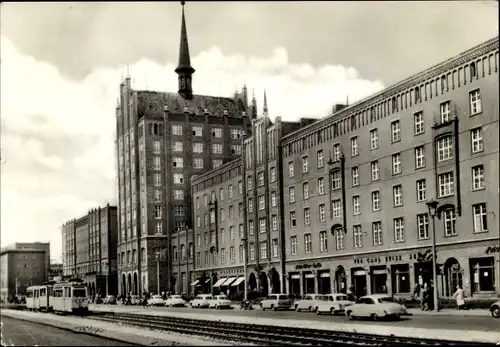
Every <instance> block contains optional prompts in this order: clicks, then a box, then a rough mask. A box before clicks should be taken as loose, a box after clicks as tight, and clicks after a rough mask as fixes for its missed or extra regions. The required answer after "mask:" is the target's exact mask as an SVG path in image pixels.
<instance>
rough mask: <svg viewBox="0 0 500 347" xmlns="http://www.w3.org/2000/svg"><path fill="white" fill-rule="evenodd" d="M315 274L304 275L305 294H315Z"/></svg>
mask: <svg viewBox="0 0 500 347" xmlns="http://www.w3.org/2000/svg"><path fill="white" fill-rule="evenodd" d="M314 292H315V290H314V274H313V273H304V294H314Z"/></svg>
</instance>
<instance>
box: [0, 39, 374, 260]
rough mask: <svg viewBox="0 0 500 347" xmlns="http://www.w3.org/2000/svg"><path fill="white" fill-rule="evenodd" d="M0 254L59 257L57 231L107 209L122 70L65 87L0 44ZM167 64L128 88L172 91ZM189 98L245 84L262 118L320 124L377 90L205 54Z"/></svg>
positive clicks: (274, 56)
mask: <svg viewBox="0 0 500 347" xmlns="http://www.w3.org/2000/svg"><path fill="white" fill-rule="evenodd" d="M1 59H2V65H1V85H2V88H1V100H2V103H1V114H2V137H1V148H2V160H3V161H5V162H4V164H3V165H2V167H1V169H2V181H1V199H2V209H1V228H2V229H1V230H2V239H1V241H2V246H5V245H6V244H8V243H11V242H15V241H50V242H51V247H52V254H53V257H55V258H59V257H60V256H61V234H60V227H61V225H62V224H63V223H64V222H65V221H67V220H68V219H70V218H74V217H79V216H81V215H83V214H85V213H86V212H87V211H88V209H89V208H93V207H95V206H97V205H99V204H100V205H101V206H102V205H104V204H105V203H106V202H110V203H116V187H115V176H116V174H115V148H114V137H115V113H114V108H115V106H116V102H117V101H116V100H117V96H118V85H119V82H120V80H121V76H122V75H123V74H124V73H126V69H125V67H123V66H120V67H116V68H115V69H107V68H98V69H95V70H93V71H91V72H90V73H89V74H88V75H87V76H86V77H85V78H84V79H82V80H80V81H74V80H69V79H67V78H65V77H64V75H62V74H61V73H60V71H59V70H58V69H57V68H56V67H54V66H52V65H50V64H48V63H45V62H40V61H36V60H35V59H34V58H32V57H30V56H27V55H23V54H22V53H20V52H19V51H18V50H17V48H16V47H15V46H14V45H13V43H12V42H11V41H10V40H9V38H7V37H4V36H2V37H1ZM175 63H176V62H174V61H172V62H168V63H166V64H164V65H159V64H158V63H156V62H154V61H153V60H148V59H146V58H145V59H142V60H140V61H138V62H136V63H134V64H132V65H131V66H130V68H129V70H130V73H131V75H132V78H133V83H132V85H133V87H134V88H136V89H150V90H159V91H167V90H168V91H175V90H176V87H177V77H176V75H175V73H174V68H175V66H176V64H175ZM192 64H193V66H194V67H195V69H196V73H195V75H194V78H193V85H194V89H195V93H196V94H209V95H223V96H224V95H225V96H231V95H232V94H233V93H234V91H235V90H236V89H239V90H240V89H241V87H242V85H243V83H246V84H247V86H248V88H249V90H250V92H251V91H252V89H253V90H255V94H256V98H257V101H258V104H259V107H260V108H261V107H262V98H263V91H264V89H266V91H267V99H268V105H269V110H270V115H271V117H274V116H276V115H281V116H282V117H283V118H284V119H285V120H297V119H298V118H300V117H317V118H319V117H323V116H326V115H327V114H328V113H329V110H331V107H332V105H333V104H335V103H339V102H344V101H345V99H346V96H347V95H349V100H352V101H355V100H358V99H360V98H363V97H366V96H368V95H370V94H372V93H374V92H377V91H379V90H381V89H382V88H383V86H382V84H381V82H379V81H369V80H365V79H363V78H362V77H360V76H359V74H358V73H357V71H356V69H355V68H354V67H344V66H341V65H324V66H317V67H316V66H312V65H309V64H306V63H303V64H295V63H291V62H290V60H289V57H288V53H287V50H286V49H285V48H284V47H277V48H275V49H274V50H272V51H270V52H269V54H268V55H266V56H245V55H242V54H231V55H226V54H224V52H222V51H221V50H220V49H219V48H218V47H212V48H210V49H208V50H205V51H203V52H201V53H200V54H198V55H197V56H195V57H193V58H192Z"/></svg>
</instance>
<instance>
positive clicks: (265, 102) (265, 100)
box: [263, 89, 267, 116]
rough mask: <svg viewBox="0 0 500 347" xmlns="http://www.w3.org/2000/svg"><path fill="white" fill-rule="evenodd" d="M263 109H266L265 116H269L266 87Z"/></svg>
mask: <svg viewBox="0 0 500 347" xmlns="http://www.w3.org/2000/svg"><path fill="white" fill-rule="evenodd" d="M263 111H264V116H267V95H266V90H265V89H264V107H263Z"/></svg>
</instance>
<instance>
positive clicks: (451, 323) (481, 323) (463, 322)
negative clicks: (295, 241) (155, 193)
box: [90, 305, 500, 331]
mask: <svg viewBox="0 0 500 347" xmlns="http://www.w3.org/2000/svg"><path fill="white" fill-rule="evenodd" d="M98 306H99V308H100V309H103V310H108V309H111V310H116V311H118V312H129V313H143V312H144V313H147V312H153V311H155V312H162V311H163V312H165V311H168V312H185V313H191V314H196V315H213V316H243V317H251V318H253V319H252V320H255V323H257V324H258V318H271V319H272V318H276V319H280V320H287V319H295V320H311V321H312V322H314V321H329V322H340V323H349V322H350V321H349V319H348V318H347V317H345V316H331V315H320V316H318V315H316V314H315V313H311V312H295V311H276V312H275V311H264V312H263V311H261V310H260V309H255V310H252V311H241V310H217V311H216V310H214V309H211V310H208V309H193V308H189V307H184V308H183V307H180V308H177V307H176V308H172V307H148V308H143V307H140V306H139V307H137V306H121V305H116V306H115V305H113V306H106V305H98ZM92 307H95V306H94V305H91V308H90V309H92ZM353 323H354V324H371V325H383V326H401V327H413V328H423V329H449V330H477V331H498V329H499V323H500V322H499V321H498V319H493V318H492V317H491V316H490V317H483V316H451V315H449V316H435V315H415V316H411V317H407V318H405V319H403V320H401V321H397V322H371V321H355V322H353ZM311 327H314V323H311Z"/></svg>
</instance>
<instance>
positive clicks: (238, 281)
mask: <svg viewBox="0 0 500 347" xmlns="http://www.w3.org/2000/svg"><path fill="white" fill-rule="evenodd" d="M244 280H245V277H238V278H237V279H236V281H234V282H233V284H231V287H237V286H239V285H240V283H241V282H243V281H244Z"/></svg>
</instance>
